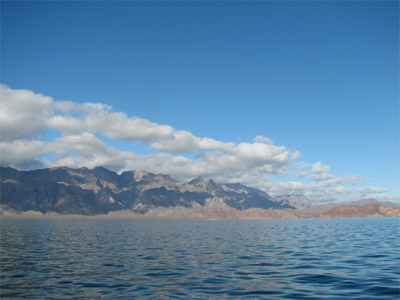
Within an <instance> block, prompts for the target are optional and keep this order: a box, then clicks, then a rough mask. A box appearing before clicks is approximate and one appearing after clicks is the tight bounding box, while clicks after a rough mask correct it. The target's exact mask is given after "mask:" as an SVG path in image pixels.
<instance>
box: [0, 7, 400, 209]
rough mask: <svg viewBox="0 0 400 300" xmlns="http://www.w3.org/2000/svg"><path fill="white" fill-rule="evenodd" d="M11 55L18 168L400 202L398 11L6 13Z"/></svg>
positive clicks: (6, 107)
mask: <svg viewBox="0 0 400 300" xmlns="http://www.w3.org/2000/svg"><path fill="white" fill-rule="evenodd" d="M71 20H73V22H71ZM1 44H2V53H1V73H2V78H1V82H2V85H0V96H1V106H0V133H1V136H0V137H1V142H0V151H1V152H0V164H1V165H2V166H12V167H15V168H17V169H21V170H29V169H36V168H43V167H54V166H68V167H73V168H78V167H82V166H86V167H88V168H93V167H96V166H103V167H106V168H108V169H110V170H113V171H116V172H122V171H125V170H138V171H141V170H144V171H149V172H153V173H163V174H169V175H171V176H172V177H173V178H174V179H177V180H180V181H189V180H190V179H192V178H195V177H199V176H201V177H204V178H206V179H210V178H212V179H214V180H215V181H217V182H220V183H230V182H240V183H242V184H245V185H248V186H252V187H256V188H259V189H262V190H264V191H266V192H267V193H269V194H270V195H272V196H276V195H282V194H292V193H303V194H305V195H306V196H307V197H308V198H309V199H310V201H312V202H313V203H323V202H335V201H351V200H358V199H361V198H376V199H378V200H389V201H400V190H399V189H400V188H399V185H398V183H399V180H400V178H399V68H398V66H399V3H398V2H390V1H389V2H275V1H274V2H250V3H245V2H125V1H123V2H15V1H2V3H1Z"/></svg>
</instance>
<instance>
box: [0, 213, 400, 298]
mask: <svg viewBox="0 0 400 300" xmlns="http://www.w3.org/2000/svg"><path fill="white" fill-rule="evenodd" d="M399 225H400V224H399V219H398V218H380V219H379V218H376V219H372V218H371V219H329V220H254V221H2V222H1V246H0V251H1V252H0V254H1V275H0V278H1V298H2V299H3V298H4V299H6V298H13V297H16V298H24V297H25V298H35V299H39V298H40V299H60V298H61V299H93V298H96V299H99V298H105V299H118V298H121V299H129V298H151V299H188V298H190V299H221V298H254V299H323V298H329V299H332V298H334V299H398V298H399V296H400V294H399V291H400V289H399V285H400V266H399V262H400V257H399V256H400V253H399V252H400V250H399V249H400V248H399V247H400V241H399V236H400V235H399Z"/></svg>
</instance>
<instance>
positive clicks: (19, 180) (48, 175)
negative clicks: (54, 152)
mask: <svg viewBox="0 0 400 300" xmlns="http://www.w3.org/2000/svg"><path fill="white" fill-rule="evenodd" d="M0 178H1V207H0V208H1V209H0V215H1V216H13V215H14V216H16V215H17V216H35V215H36V216H66V215H81V216H108V217H130V218H181V219H253V218H305V217H340V216H342V215H343V216H350V217H351V216H353V215H354V216H400V208H399V207H396V206H395V205H394V204H392V203H385V204H383V203H379V202H378V201H376V200H375V199H364V200H363V201H358V202H356V203H354V205H344V204H333V205H330V206H329V205H328V206H312V205H311V203H310V201H309V200H308V199H307V198H306V197H305V196H304V195H283V196H279V197H271V196H270V195H268V194H267V193H266V192H264V191H261V190H259V189H256V188H251V187H248V186H245V185H242V184H240V183H226V184H217V183H215V182H214V181H213V180H208V181H206V180H204V179H203V178H201V177H199V178H195V179H193V180H191V181H189V182H187V183H180V182H178V181H176V180H174V179H172V178H171V177H170V176H169V175H162V174H152V173H149V172H143V171H140V172H139V171H126V172H123V173H121V174H117V173H115V172H113V171H110V170H107V169H105V168H103V167H97V168H94V169H91V170H89V169H88V168H85V167H83V168H79V169H71V168H67V167H56V168H50V169H40V170H32V171H18V170H16V169H13V168H10V167H1V168H0ZM366 208H368V209H366ZM364 210H365V212H364Z"/></svg>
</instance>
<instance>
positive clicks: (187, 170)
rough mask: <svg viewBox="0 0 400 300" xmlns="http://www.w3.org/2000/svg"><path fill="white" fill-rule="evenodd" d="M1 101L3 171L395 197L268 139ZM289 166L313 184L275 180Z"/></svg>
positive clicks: (42, 100)
mask: <svg viewBox="0 0 400 300" xmlns="http://www.w3.org/2000/svg"><path fill="white" fill-rule="evenodd" d="M0 95H1V106H0V129H1V141H0V164H1V165H10V166H14V167H17V168H21V169H29V168H39V167H53V166H64V165H65V166H69V167H74V168H78V167H82V166H86V167H88V168H94V167H96V166H104V167H106V168H109V169H111V170H114V171H117V172H122V171H125V170H146V171H149V172H153V173H165V174H170V175H171V176H172V177H174V178H176V179H178V180H182V181H187V180H189V179H192V178H194V177H198V176H203V177H205V178H213V179H215V180H216V181H217V182H218V181H219V182H241V183H243V184H246V185H249V186H253V187H257V188H260V189H263V190H265V191H267V192H268V193H270V194H271V195H281V194H290V193H303V194H305V195H306V196H308V197H309V198H310V199H311V200H313V201H316V202H319V201H327V200H329V201H333V200H338V199H342V200H343V199H347V198H350V197H355V198H354V199H358V198H360V197H365V196H368V195H373V196H376V197H377V198H379V197H382V196H384V195H385V193H387V192H388V191H387V189H383V188H375V187H364V188H358V189H357V188H355V189H352V188H349V187H348V186H349V185H358V184H359V177H358V176H354V175H350V176H346V177H336V176H334V175H332V174H330V167H329V166H327V165H324V164H322V163H321V162H316V163H314V164H307V163H304V162H299V163H295V164H293V162H294V161H295V160H297V159H298V157H299V156H300V152H298V151H293V152H292V151H289V150H288V149H287V148H286V147H285V146H277V145H274V142H273V141H272V140H271V139H269V138H267V137H264V136H256V138H255V139H254V142H253V143H244V142H242V143H239V144H236V143H233V142H222V141H218V140H215V139H212V138H209V137H197V136H194V135H193V134H192V133H191V132H189V131H185V130H176V129H175V128H173V127H172V126H169V125H162V124H161V125H160V124H157V123H154V122H151V121H149V120H146V119H142V118H139V117H129V116H127V115H126V114H124V113H122V112H114V111H113V109H112V107H111V106H109V105H104V104H101V103H75V102H72V101H55V100H53V99H52V98H50V97H47V96H43V95H40V94H35V93H34V92H32V91H25V90H12V89H10V88H8V87H7V86H4V85H0ZM48 129H52V130H55V131H57V132H59V133H60V135H61V136H59V137H57V138H54V139H53V140H51V141H46V142H44V141H39V140H37V139H35V138H37V135H38V134H39V133H41V132H44V131H46V130H48ZM101 136H106V137H108V138H110V139H113V140H123V141H131V142H133V143H134V144H135V143H143V144H147V145H148V147H149V148H151V149H153V150H155V151H156V153H153V154H147V155H137V154H135V153H134V152H128V151H121V150H118V149H115V148H113V147H112V146H110V145H108V144H106V143H105V142H103V141H102V140H101ZM193 153H195V154H196V155H195V156H194V157H193V158H192V157H190V156H189V154H193ZM289 166H293V167H294V168H295V171H294V174H296V177H297V178H303V180H306V179H307V175H308V174H310V176H309V178H310V179H311V180H312V181H311V182H299V181H286V182H282V181H281V182H279V181H272V180H271V179H270V177H268V175H271V174H274V175H281V176H283V175H285V176H286V175H287V174H288V168H289ZM354 199H353V200H354Z"/></svg>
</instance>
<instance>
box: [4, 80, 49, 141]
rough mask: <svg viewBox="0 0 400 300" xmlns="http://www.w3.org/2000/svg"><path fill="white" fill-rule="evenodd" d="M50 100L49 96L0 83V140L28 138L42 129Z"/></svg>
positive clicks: (44, 126)
mask: <svg viewBox="0 0 400 300" xmlns="http://www.w3.org/2000/svg"><path fill="white" fill-rule="evenodd" d="M52 102H53V100H52V99H51V98H50V97H46V96H43V95H40V94H35V93H33V92H31V91H26V90H12V89H10V88H8V87H7V86H5V85H0V120H1V123H0V137H1V140H2V141H9V140H15V139H20V138H29V137H31V136H33V135H34V134H36V133H38V132H39V131H41V130H44V129H45V128H46V120H47V118H48V117H49V116H50V114H51V112H50V110H49V107H50V106H51V104H52Z"/></svg>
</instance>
